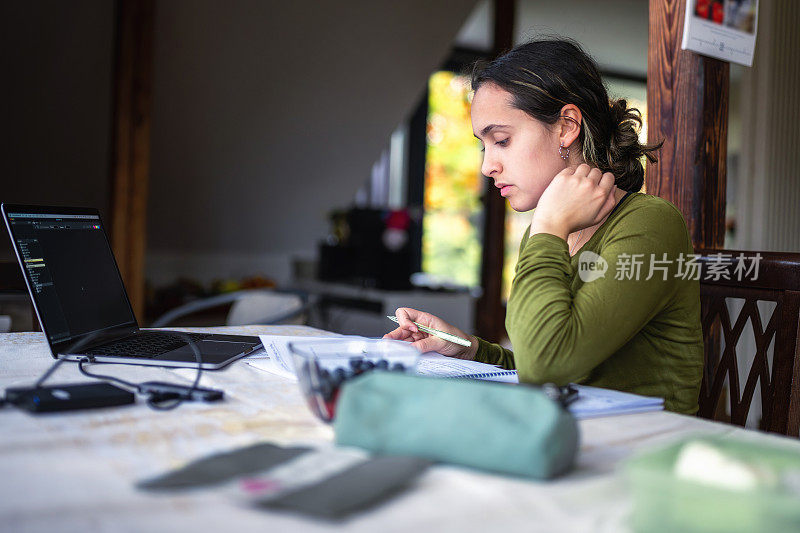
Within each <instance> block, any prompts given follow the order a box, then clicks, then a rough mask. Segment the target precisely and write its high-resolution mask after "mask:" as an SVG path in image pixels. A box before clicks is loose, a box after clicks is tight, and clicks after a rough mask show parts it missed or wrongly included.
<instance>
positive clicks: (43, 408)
mask: <svg viewBox="0 0 800 533" xmlns="http://www.w3.org/2000/svg"><path fill="white" fill-rule="evenodd" d="M6 401H7V402H8V403H10V404H12V405H15V406H16V407H19V408H20V409H24V410H26V411H31V412H34V413H47V412H53V411H73V410H77V409H97V408H99V407H114V406H117V405H127V404H131V403H134V402H135V401H136V398H135V396H134V395H133V393H132V392H129V391H127V390H125V389H121V388H119V387H117V386H114V385H111V384H110V383H81V384H72V385H48V386H44V387H12V388H9V389H6Z"/></svg>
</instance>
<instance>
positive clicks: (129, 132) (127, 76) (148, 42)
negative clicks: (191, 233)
mask: <svg viewBox="0 0 800 533" xmlns="http://www.w3.org/2000/svg"><path fill="white" fill-rule="evenodd" d="M154 4H155V1H154V0H117V8H116V9H117V29H116V45H115V57H114V113H113V127H112V150H111V153H112V156H111V188H110V190H111V201H110V213H111V244H112V247H113V249H114V254H115V256H116V259H117V263H118V264H119V268H120V272H121V273H122V279H123V281H124V282H125V286H126V288H127V290H128V295H129V296H130V299H131V304H132V306H133V310H134V313H136V316H137V318H138V319H139V322H140V323H142V320H143V318H144V296H145V291H144V281H145V280H144V254H145V246H146V237H145V235H146V229H147V224H146V223H147V188H148V179H149V173H150V108H151V85H152V56H153V18H154V9H155V6H154Z"/></svg>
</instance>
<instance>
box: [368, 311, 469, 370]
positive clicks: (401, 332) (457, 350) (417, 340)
mask: <svg viewBox="0 0 800 533" xmlns="http://www.w3.org/2000/svg"><path fill="white" fill-rule="evenodd" d="M394 315H395V316H396V317H397V320H398V328H397V329H394V330H392V331H390V332H389V333H387V334H386V335H384V336H383V338H384V339H393V340H399V341H407V342H410V343H412V345H413V346H414V347H415V348H417V349H418V350H419V351H420V352H422V353H425V352H439V353H440V354H442V355H447V356H449V357H456V358H458V359H475V353H476V352H477V350H478V340H477V339H476V338H475V337H473V336H472V335H467V334H466V333H464V332H463V331H461V330H460V329H458V328H457V327H455V326H453V325H451V324H448V323H447V322H445V321H444V320H442V319H441V318H439V317H437V316H434V315H432V314H430V313H426V312H424V311H418V310H416V309H412V308H410V307H400V308H398V309H397V311H395V312H394ZM414 322H418V323H420V324H422V325H424V326H428V327H429V328H433V329H438V330H439V331H444V332H446V333H451V334H453V335H457V336H458V337H461V338H463V339H469V340H470V341H471V343H472V344H471V346H461V345H460V344H455V343H453V342H448V341H446V340H444V339H440V338H439V337H436V336H434V335H429V334H427V333H425V332H424V331H420V330H419V329H418V328H417V326H415V325H414Z"/></svg>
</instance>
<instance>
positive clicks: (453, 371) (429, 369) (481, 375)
mask: <svg viewBox="0 0 800 533" xmlns="http://www.w3.org/2000/svg"><path fill="white" fill-rule="evenodd" d="M417 374H420V375H422V376H433V377H439V378H466V379H481V380H485V381H501V382H503V383H518V381H519V380H518V379H517V371H516V370H505V369H502V368H500V367H498V366H495V365H489V364H486V363H480V362H478V361H467V360H464V359H454V358H452V357H446V356H444V355H442V354H438V353H436V352H428V353H425V354H422V355H421V356H420V358H419V362H417Z"/></svg>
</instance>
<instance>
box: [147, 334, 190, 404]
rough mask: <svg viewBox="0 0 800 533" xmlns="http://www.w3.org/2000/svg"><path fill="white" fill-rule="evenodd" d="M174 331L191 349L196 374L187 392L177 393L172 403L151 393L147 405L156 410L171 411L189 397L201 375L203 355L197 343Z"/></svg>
mask: <svg viewBox="0 0 800 533" xmlns="http://www.w3.org/2000/svg"><path fill="white" fill-rule="evenodd" d="M174 333H175V334H177V335H178V336H179V337H181V338H183V339H184V340H185V341H186V343H187V344H188V345H189V347H190V348H191V349H192V353H193V354H194V359H195V361H196V362H197V374H196V375H195V377H194V382H193V383H192V386H191V388H190V389H189V392H187V393H186V394H184V395H179V396H178V397H177V398H176V399H175V401H174V402H173V403H167V404H166V405H164V400H167V401H169V400H170V399H171V398H164V399H162V400H158V399H154V398H153V396H152V395H151V396H150V398H148V399H147V406H148V407H150V408H151V409H154V410H156V411H171V410H172V409H175V408H176V407H178V406H179V405H180V404H182V403H183V402H184V401H185V400H186V399H187V398H191V396H192V394H193V393H194V392H195V391H196V390H197V387H198V385H200V377H201V376H202V375H203V357H202V356H201V355H200V350H199V349H198V348H197V344H196V343H195V341H194V339H192V337H191V336H190V335H187V334H186V333H184V332H181V331H176V332H174Z"/></svg>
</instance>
